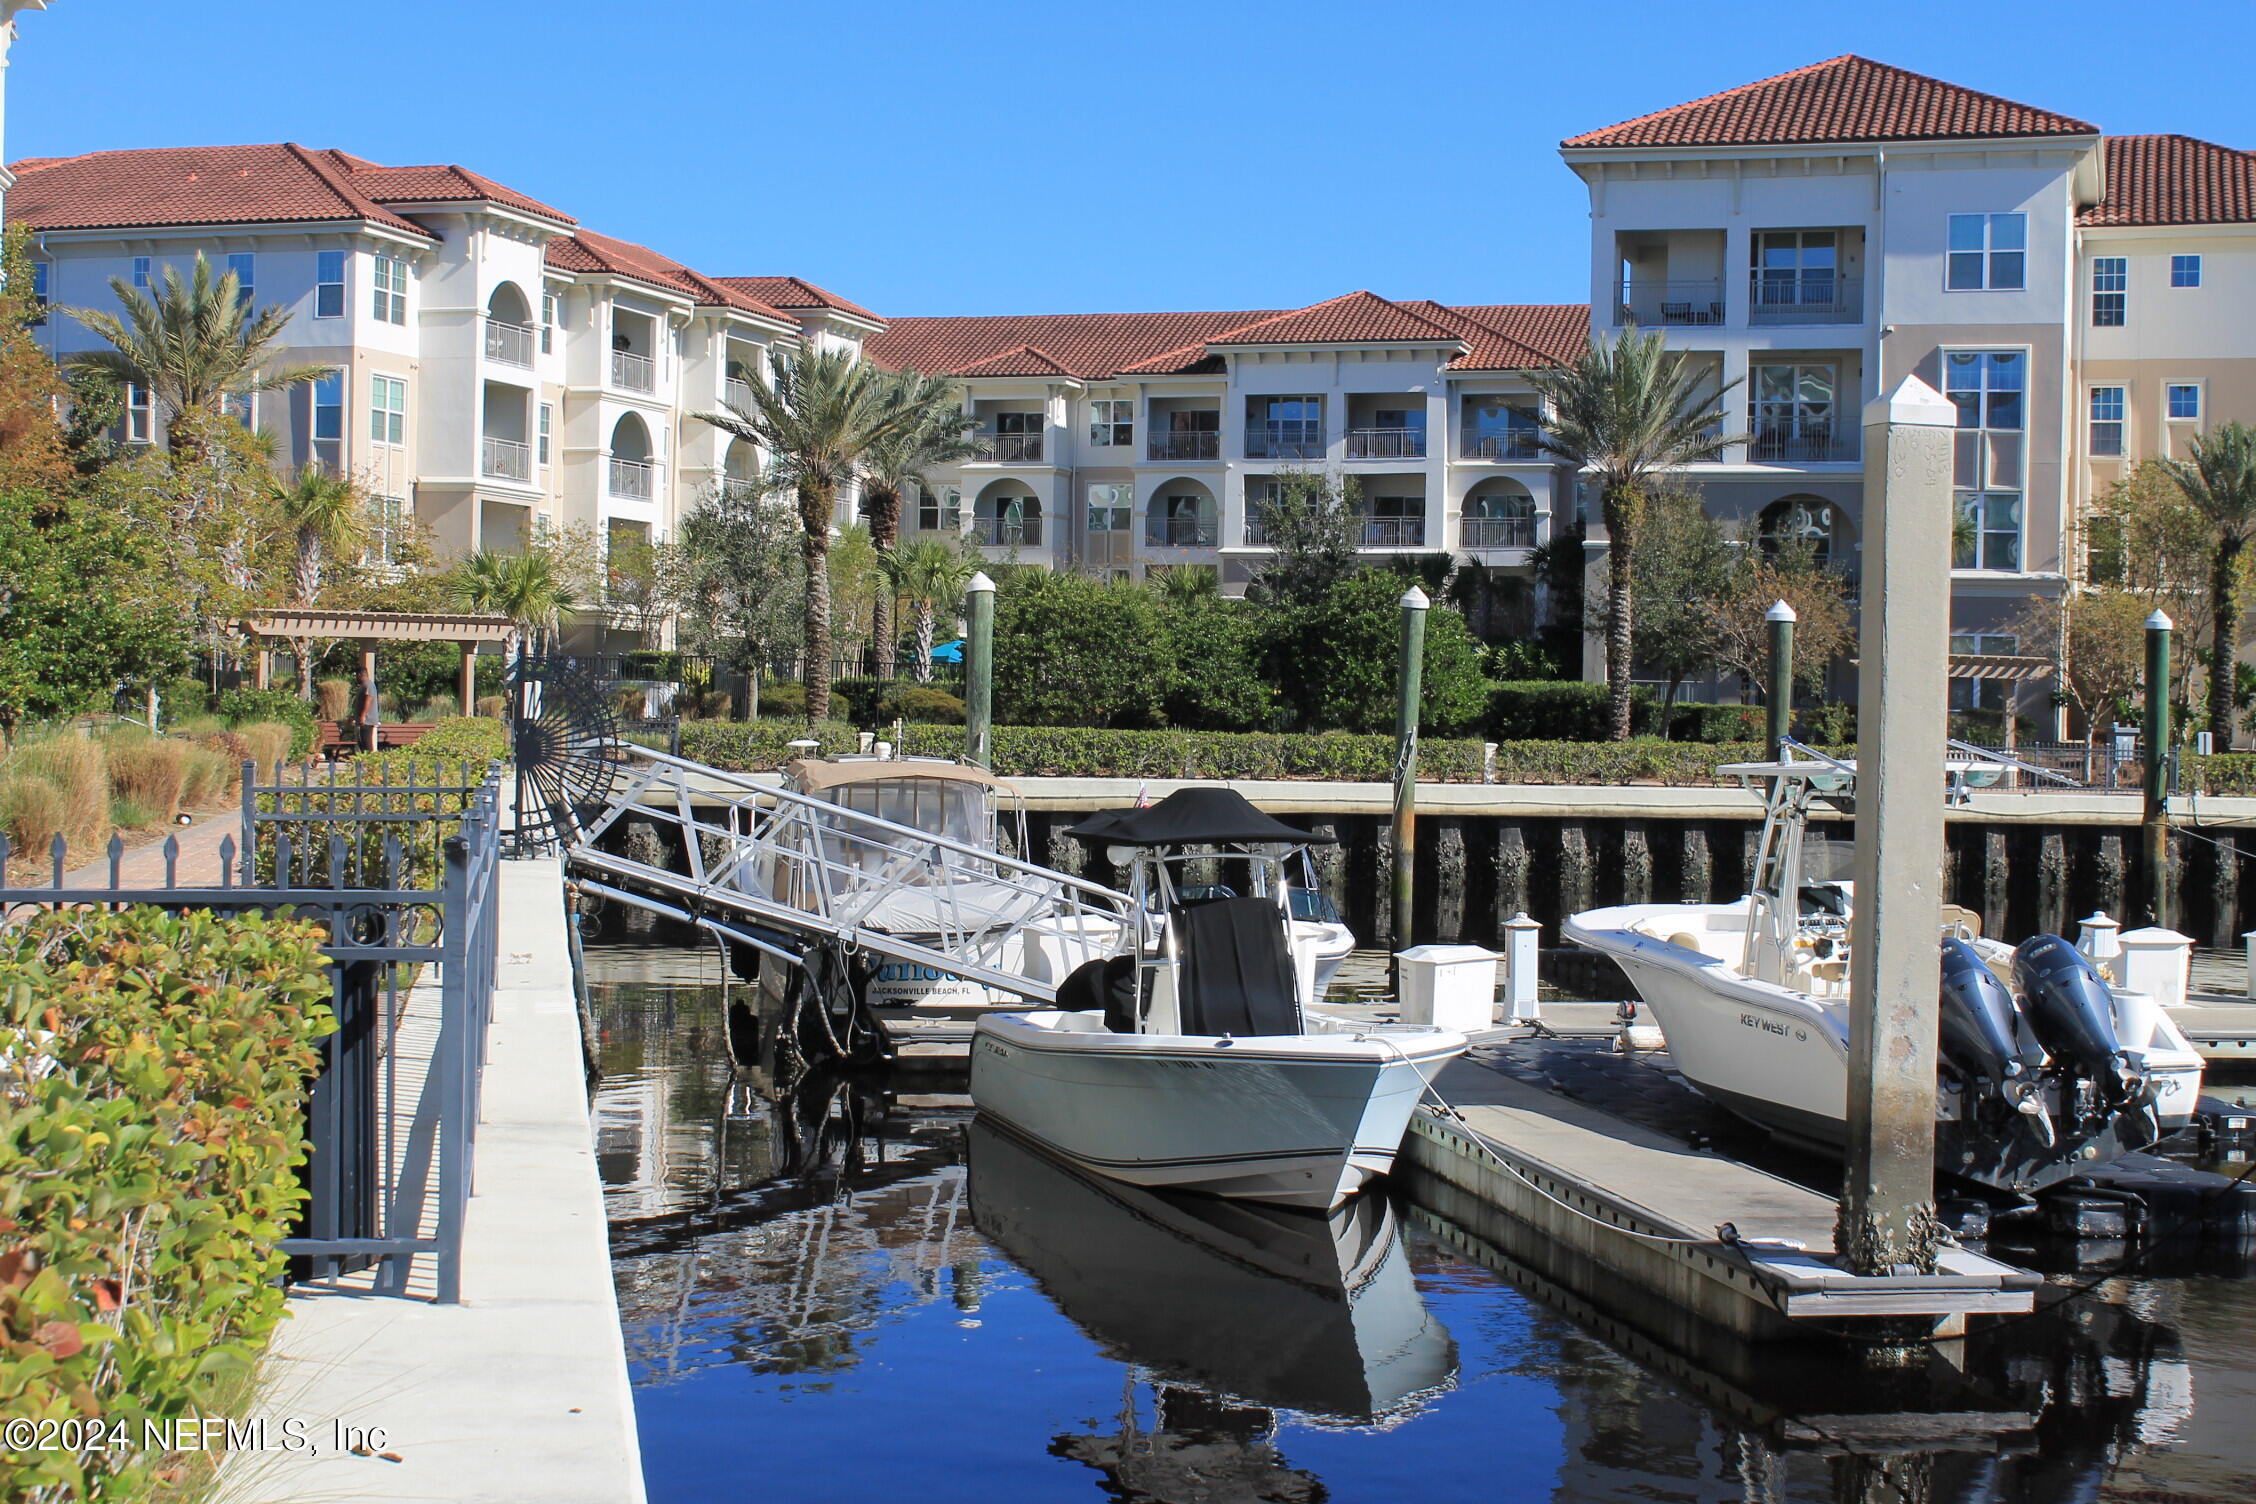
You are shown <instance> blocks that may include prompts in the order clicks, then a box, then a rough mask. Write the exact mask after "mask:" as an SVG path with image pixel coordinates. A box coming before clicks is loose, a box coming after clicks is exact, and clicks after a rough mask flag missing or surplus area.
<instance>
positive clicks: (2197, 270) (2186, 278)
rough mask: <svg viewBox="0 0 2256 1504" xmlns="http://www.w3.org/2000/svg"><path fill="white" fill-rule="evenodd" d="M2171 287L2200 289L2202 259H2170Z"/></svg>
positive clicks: (2185, 257) (2193, 257)
mask: <svg viewBox="0 0 2256 1504" xmlns="http://www.w3.org/2000/svg"><path fill="white" fill-rule="evenodd" d="M2170 285H2171V286H2172V287H2199V286H2200V285H2201V258H2200V257H2199V256H2172V257H2171V258H2170Z"/></svg>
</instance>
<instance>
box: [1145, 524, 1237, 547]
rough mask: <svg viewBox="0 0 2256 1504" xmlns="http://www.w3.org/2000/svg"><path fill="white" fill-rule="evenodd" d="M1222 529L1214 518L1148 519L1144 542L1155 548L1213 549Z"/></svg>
mask: <svg viewBox="0 0 2256 1504" xmlns="http://www.w3.org/2000/svg"><path fill="white" fill-rule="evenodd" d="M1220 536H1221V528H1220V525H1219V524H1218V523H1217V521H1216V520H1215V519H1214V518H1212V517H1146V518H1145V519H1144V542H1145V543H1147V544H1149V545H1151V546H1152V547H1154V548H1212V547H1213V546H1214V545H1215V542H1216V540H1217V539H1218V538H1219V537H1220Z"/></svg>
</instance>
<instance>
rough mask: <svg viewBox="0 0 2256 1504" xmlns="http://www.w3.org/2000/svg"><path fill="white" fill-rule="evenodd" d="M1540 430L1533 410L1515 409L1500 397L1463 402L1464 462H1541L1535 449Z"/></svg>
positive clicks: (1541, 453) (1540, 455)
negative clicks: (1537, 460)
mask: <svg viewBox="0 0 2256 1504" xmlns="http://www.w3.org/2000/svg"><path fill="white" fill-rule="evenodd" d="M1541 433H1542V427H1541V425H1540V424H1539V423H1538V422H1537V420H1536V415H1535V409H1534V408H1532V407H1514V406H1512V405H1510V404H1508V403H1507V402H1506V401H1505V400H1504V399H1503V398H1502V397H1468V398H1467V399H1466V400H1465V458H1467V459H1471V460H1532V459H1540V458H1542V456H1543V451H1542V450H1541V449H1540V448H1539V447H1537V441H1538V439H1539V438H1540V437H1541Z"/></svg>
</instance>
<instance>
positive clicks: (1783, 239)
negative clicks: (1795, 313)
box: [1754, 230, 1840, 308]
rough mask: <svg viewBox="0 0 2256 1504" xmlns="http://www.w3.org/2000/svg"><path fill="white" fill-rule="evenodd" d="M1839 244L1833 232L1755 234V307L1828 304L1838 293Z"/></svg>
mask: <svg viewBox="0 0 2256 1504" xmlns="http://www.w3.org/2000/svg"><path fill="white" fill-rule="evenodd" d="M1839 241H1840V236H1839V234H1838V233H1837V232H1835V231H1832V230H1757V231H1756V232H1755V237H1754V256H1755V303H1756V306H1758V307H1763V308H1777V307H1792V306H1794V305H1795V304H1800V303H1821V304H1822V303H1831V302H1832V301H1833V299H1834V294H1835V292H1836V290H1837V284H1836V282H1835V277H1836V275H1837V274H1838V270H1839V265H1838V258H1839V255H1840V248H1839Z"/></svg>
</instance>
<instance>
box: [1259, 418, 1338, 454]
mask: <svg viewBox="0 0 2256 1504" xmlns="http://www.w3.org/2000/svg"><path fill="white" fill-rule="evenodd" d="M1245 452H1246V458H1247V459H1249V460H1320V459H1322V458H1323V457H1324V425H1322V424H1321V423H1249V424H1247V425H1246V436H1245Z"/></svg>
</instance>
